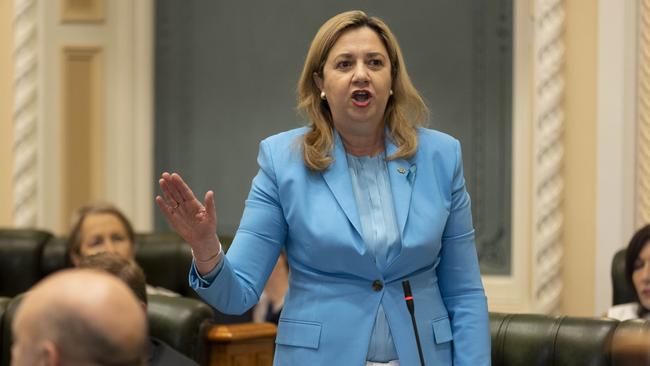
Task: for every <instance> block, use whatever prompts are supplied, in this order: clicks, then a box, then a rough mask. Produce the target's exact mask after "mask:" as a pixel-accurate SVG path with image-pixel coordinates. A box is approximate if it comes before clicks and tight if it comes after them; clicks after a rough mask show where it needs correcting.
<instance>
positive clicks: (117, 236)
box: [111, 234, 126, 241]
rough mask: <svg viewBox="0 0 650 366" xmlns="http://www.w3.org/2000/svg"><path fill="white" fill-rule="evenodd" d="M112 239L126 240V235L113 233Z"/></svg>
mask: <svg viewBox="0 0 650 366" xmlns="http://www.w3.org/2000/svg"><path fill="white" fill-rule="evenodd" d="M111 240H112V241H125V240H126V237H125V236H124V235H122V234H113V235H111Z"/></svg>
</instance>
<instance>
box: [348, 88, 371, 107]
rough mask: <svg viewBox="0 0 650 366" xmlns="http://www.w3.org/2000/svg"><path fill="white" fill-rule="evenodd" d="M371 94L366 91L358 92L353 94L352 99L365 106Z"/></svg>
mask: <svg viewBox="0 0 650 366" xmlns="http://www.w3.org/2000/svg"><path fill="white" fill-rule="evenodd" d="M370 96H371V95H370V92H368V91H366V90H356V91H354V92H353V93H352V99H353V100H354V101H355V102H356V103H360V104H364V103H367V102H368V100H369V99H370Z"/></svg>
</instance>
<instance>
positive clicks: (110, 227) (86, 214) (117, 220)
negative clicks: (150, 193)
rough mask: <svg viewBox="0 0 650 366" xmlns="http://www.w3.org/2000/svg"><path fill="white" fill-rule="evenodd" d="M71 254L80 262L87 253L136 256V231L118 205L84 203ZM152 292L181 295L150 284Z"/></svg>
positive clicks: (69, 248)
mask: <svg viewBox="0 0 650 366" xmlns="http://www.w3.org/2000/svg"><path fill="white" fill-rule="evenodd" d="M66 251H67V258H68V259H69V260H70V262H71V263H72V264H73V265H74V266H78V265H79V262H81V260H82V258H83V257H86V256H89V255H93V254H97V253H102V252H108V253H115V254H117V255H120V256H121V257H123V258H126V259H130V260H134V259H135V232H134V231H133V226H132V225H131V222H129V220H128V219H127V218H126V216H125V215H124V214H123V213H122V212H121V211H120V210H119V209H118V208H117V207H115V206H113V205H110V204H105V203H103V204H102V203H98V204H91V205H87V206H83V207H80V208H79V209H77V210H76V211H75V213H74V214H73V216H72V222H71V225H70V232H69V233H68V238H67V242H66ZM147 293H148V294H149V295H153V294H156V295H166V296H179V295H178V294H177V293H175V292H173V291H170V290H168V289H165V288H162V287H155V286H151V285H147Z"/></svg>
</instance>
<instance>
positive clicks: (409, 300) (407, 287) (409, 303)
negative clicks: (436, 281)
mask: <svg viewBox="0 0 650 366" xmlns="http://www.w3.org/2000/svg"><path fill="white" fill-rule="evenodd" d="M402 288H404V301H406V307H407V308H408V309H409V313H410V314H411V322H412V323H413V332H415V342H416V343H417V345H418V354H419V355H420V365H421V366H425V364H424V356H422V346H421V345H420V335H419V334H418V327H417V324H416V323H415V305H414V304H413V294H411V284H410V283H409V281H408V280H406V281H402Z"/></svg>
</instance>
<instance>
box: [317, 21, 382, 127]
mask: <svg viewBox="0 0 650 366" xmlns="http://www.w3.org/2000/svg"><path fill="white" fill-rule="evenodd" d="M314 80H315V82H316V84H317V85H318V87H319V88H320V90H321V91H324V92H325V95H326V98H327V103H328V104H329V107H330V110H331V111H332V119H333V121H334V127H336V129H337V130H339V131H342V130H343V131H363V130H360V129H369V128H370V129H373V128H376V127H377V126H378V125H379V124H381V123H382V122H383V119H384V111H385V110H386V103H388V98H389V97H390V89H391V86H392V77H391V63H390V59H389V57H388V52H387V51H386V47H384V44H383V42H382V41H381V39H380V38H379V35H377V33H375V31H373V30H372V29H370V28H368V27H361V28H355V29H351V30H348V31H346V32H345V33H343V34H342V35H341V37H340V38H339V39H338V40H337V41H336V43H335V44H334V46H333V47H332V49H331V50H330V52H329V54H328V56H327V60H326V61H325V65H324V67H323V78H322V79H321V78H320V77H319V76H318V75H314Z"/></svg>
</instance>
